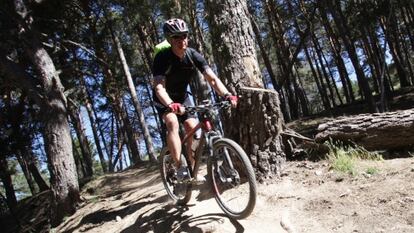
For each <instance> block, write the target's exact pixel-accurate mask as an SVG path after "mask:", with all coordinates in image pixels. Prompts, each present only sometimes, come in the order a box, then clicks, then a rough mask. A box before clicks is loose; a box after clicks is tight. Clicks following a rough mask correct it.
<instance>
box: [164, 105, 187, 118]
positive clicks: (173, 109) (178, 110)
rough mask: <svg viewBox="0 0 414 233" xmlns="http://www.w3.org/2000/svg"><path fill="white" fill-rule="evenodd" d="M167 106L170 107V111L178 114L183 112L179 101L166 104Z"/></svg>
mask: <svg viewBox="0 0 414 233" xmlns="http://www.w3.org/2000/svg"><path fill="white" fill-rule="evenodd" d="M168 107H169V108H170V110H171V112H173V113H175V114H178V115H182V114H184V112H185V109H184V107H183V106H182V105H181V104H180V103H171V104H169V105H168Z"/></svg>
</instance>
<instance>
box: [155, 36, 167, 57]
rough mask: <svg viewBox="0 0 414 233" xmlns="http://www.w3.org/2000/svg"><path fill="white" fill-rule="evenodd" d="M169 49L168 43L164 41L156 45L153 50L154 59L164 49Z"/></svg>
mask: <svg viewBox="0 0 414 233" xmlns="http://www.w3.org/2000/svg"><path fill="white" fill-rule="evenodd" d="M169 48H171V45H170V43H168V41H167V40H164V41H163V42H161V43H159V44H157V45H156V46H155V48H154V57H155V56H156V55H157V54H158V53H159V52H161V51H163V50H165V49H169Z"/></svg>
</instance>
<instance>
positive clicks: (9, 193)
mask: <svg viewBox="0 0 414 233" xmlns="http://www.w3.org/2000/svg"><path fill="white" fill-rule="evenodd" d="M0 179H1V181H2V183H3V188H4V189H5V191H6V200H7V205H8V207H9V209H10V210H12V211H13V210H14V209H15V208H16V205H17V198H16V193H15V190H14V187H13V181H12V178H11V174H10V170H9V165H8V164H7V160H6V159H5V158H0Z"/></svg>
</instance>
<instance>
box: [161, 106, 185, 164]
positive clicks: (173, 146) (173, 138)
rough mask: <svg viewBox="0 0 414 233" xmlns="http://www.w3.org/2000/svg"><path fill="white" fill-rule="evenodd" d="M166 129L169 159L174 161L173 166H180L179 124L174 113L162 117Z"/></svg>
mask: <svg viewBox="0 0 414 233" xmlns="http://www.w3.org/2000/svg"><path fill="white" fill-rule="evenodd" d="M163 118H164V122H165V125H166V127H167V146H168V150H169V151H170V154H171V157H172V158H173V159H174V161H175V166H176V167H177V168H179V167H180V166H181V156H180V155H181V139H180V134H179V124H178V118H177V115H175V114H174V113H171V112H170V113H166V114H164V116H163Z"/></svg>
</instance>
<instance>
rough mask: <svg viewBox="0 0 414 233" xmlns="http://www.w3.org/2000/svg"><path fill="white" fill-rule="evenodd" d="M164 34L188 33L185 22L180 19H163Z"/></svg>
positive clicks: (168, 35)
mask: <svg viewBox="0 0 414 233" xmlns="http://www.w3.org/2000/svg"><path fill="white" fill-rule="evenodd" d="M162 29H163V30H164V35H165V36H166V37H171V36H177V35H183V34H187V33H188V27H187V24H186V23H185V22H184V20H182V19H169V20H167V21H165V23H164V26H163V27H162Z"/></svg>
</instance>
